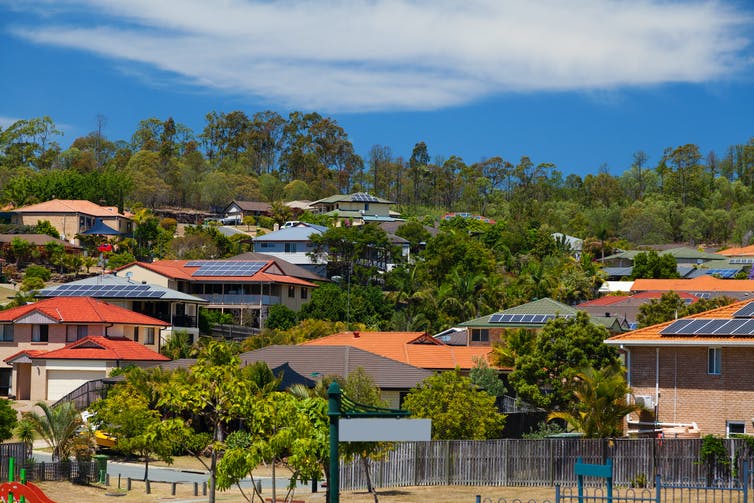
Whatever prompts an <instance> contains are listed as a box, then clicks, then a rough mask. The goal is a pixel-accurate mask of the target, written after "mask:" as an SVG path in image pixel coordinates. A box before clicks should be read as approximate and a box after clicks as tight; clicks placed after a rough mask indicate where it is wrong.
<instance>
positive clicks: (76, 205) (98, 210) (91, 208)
mask: <svg viewBox="0 0 754 503" xmlns="http://www.w3.org/2000/svg"><path fill="white" fill-rule="evenodd" d="M13 211H14V212H16V213H84V214H86V215H91V216H94V217H104V218H107V217H115V216H121V217H125V216H126V215H123V214H121V213H118V208H116V207H115V206H100V205H99V204H95V203H93V202H91V201H87V200H84V199H53V200H51V201H45V202H43V203H38V204H31V205H29V206H23V207H21V208H17V209H15V210H13Z"/></svg>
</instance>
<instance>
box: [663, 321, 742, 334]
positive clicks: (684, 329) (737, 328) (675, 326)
mask: <svg viewBox="0 0 754 503" xmlns="http://www.w3.org/2000/svg"><path fill="white" fill-rule="evenodd" d="M660 333H661V334H662V335H754V319H749V318H736V319H732V320H729V319H712V318H708V319H694V320H678V321H676V322H674V323H672V324H671V325H670V326H668V327H666V328H664V329H663V330H661V331H660Z"/></svg>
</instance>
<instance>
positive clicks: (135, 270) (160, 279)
mask: <svg viewBox="0 0 754 503" xmlns="http://www.w3.org/2000/svg"><path fill="white" fill-rule="evenodd" d="M129 272H130V273H132V275H131V281H134V282H136V283H141V282H142V281H145V282H147V283H149V284H152V285H159V286H162V287H165V288H173V287H171V286H170V285H169V279H168V278H166V277H165V276H163V275H162V274H157V273H156V272H153V271H150V270H149V269H145V268H143V267H141V266H139V265H136V264H134V265H131V266H128V267H125V268H123V269H121V270H119V271H118V276H119V277H121V278H125V277H126V273H129Z"/></svg>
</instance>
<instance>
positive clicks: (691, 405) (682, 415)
mask: <svg viewBox="0 0 754 503" xmlns="http://www.w3.org/2000/svg"><path fill="white" fill-rule="evenodd" d="M707 350H708V348H707V347H705V346H702V347H678V348H661V349H660V350H659V360H658V355H657V353H656V350H655V348H649V347H645V348H632V349H631V351H630V366H631V368H630V379H631V382H630V384H631V387H632V388H633V393H634V395H650V396H652V397H653V399H654V400H655V401H656V402H657V404H658V418H659V421H661V422H665V423H692V422H695V423H696V424H697V425H698V426H699V428H700V430H701V433H702V435H708V434H713V435H725V433H726V421H737V422H743V423H744V425H745V428H746V431H745V433H746V434H748V435H751V434H754V425H753V424H752V422H753V421H754V348H741V347H737V348H725V347H724V348H722V370H721V373H720V375H710V374H708V373H707ZM658 363H659V381H658V380H657V377H658V376H657V372H656V368H657V364H658ZM656 382H659V390H660V397H659V400H657V397H656V393H655V383H656ZM633 419H636V418H635V417H634V418H633Z"/></svg>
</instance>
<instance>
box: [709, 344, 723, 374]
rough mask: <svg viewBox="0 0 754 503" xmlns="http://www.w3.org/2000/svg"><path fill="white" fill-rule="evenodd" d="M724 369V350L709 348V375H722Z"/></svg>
mask: <svg viewBox="0 0 754 503" xmlns="http://www.w3.org/2000/svg"><path fill="white" fill-rule="evenodd" d="M722 367H723V349H722V348H709V349H708V350H707V373H708V374H712V375H720V373H721V371H722Z"/></svg>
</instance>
